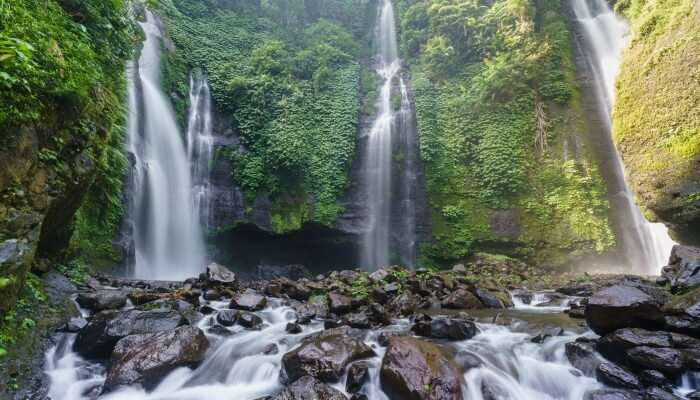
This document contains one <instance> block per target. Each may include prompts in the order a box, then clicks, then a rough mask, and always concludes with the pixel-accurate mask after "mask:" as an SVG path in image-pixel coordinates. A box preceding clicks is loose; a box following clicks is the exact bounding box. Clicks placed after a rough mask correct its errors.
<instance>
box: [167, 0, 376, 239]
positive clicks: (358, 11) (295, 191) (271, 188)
mask: <svg viewBox="0 0 700 400" xmlns="http://www.w3.org/2000/svg"><path fill="white" fill-rule="evenodd" d="M371 4H372V2H371V1H367V0H350V1H340V0H318V1H300V0H295V1H272V2H255V1H253V2H230V1H219V2H216V1H207V0H204V1H199V0H161V1H159V2H158V4H157V7H156V9H157V10H158V12H159V14H160V15H161V17H162V19H163V22H164V25H165V28H166V30H167V32H168V34H169V36H170V39H172V41H173V43H174V45H175V50H174V51H173V52H171V53H169V54H168V56H167V57H166V58H165V62H164V71H165V74H164V86H165V87H166V90H167V91H168V92H169V93H172V96H171V97H173V99H174V101H175V103H176V109H177V110H178V113H179V114H180V117H181V118H184V114H185V112H186V108H187V104H186V99H187V90H188V87H187V86H188V74H189V72H190V71H191V70H192V69H194V68H199V69H202V70H203V72H204V73H205V74H206V76H207V78H208V80H209V84H210V86H211V92H212V97H213V100H214V103H215V108H216V114H217V118H218V120H219V123H220V126H224V128H223V130H225V131H226V132H217V134H220V135H222V136H224V137H223V138H222V140H221V141H223V142H225V143H226V145H223V146H217V150H216V159H215V160H214V164H215V165H214V166H213V168H214V169H216V168H217V167H216V166H217V165H218V164H220V163H222V162H225V163H226V164H227V165H230V168H229V170H230V174H231V177H230V179H231V184H232V185H233V184H235V185H236V186H237V187H239V188H241V189H242V192H243V195H244V199H243V201H244V203H245V204H244V206H243V207H238V208H242V209H244V210H245V212H244V214H243V215H240V216H237V217H236V218H237V219H235V220H233V217H232V216H228V217H225V218H224V219H227V220H230V224H229V226H235V225H236V224H239V223H246V222H251V221H252V222H256V221H253V220H254V215H253V214H255V213H256V212H257V209H258V208H259V207H258V206H257V205H256V204H257V203H261V202H262V203H265V211H264V213H265V214H268V215H266V216H265V218H264V219H265V220H266V221H265V222H264V223H258V225H261V226H263V227H264V228H266V229H270V230H271V231H273V232H275V233H286V232H290V231H295V230H299V229H301V228H302V225H303V224H305V223H308V222H315V223H320V224H323V225H325V226H333V224H334V223H335V221H336V219H337V217H338V215H339V214H340V213H341V212H342V211H343V210H342V207H340V206H339V204H338V201H337V199H338V198H339V196H340V195H341V194H342V193H343V191H344V190H345V189H346V186H347V183H348V170H349V167H350V164H351V161H352V159H353V156H354V154H355V136H356V131H357V124H358V120H359V113H360V107H361V104H362V99H363V97H364V96H365V94H366V92H367V90H366V89H364V88H363V86H362V83H363V82H364V80H363V78H362V76H363V75H366V71H367V69H366V68H365V67H363V65H362V63H361V61H362V60H363V59H365V58H366V57H365V55H366V50H367V48H368V45H367V44H366V42H365V37H366V34H367V31H368V27H371V26H372V22H371V21H372V18H371V16H368V13H370V14H371V13H372V12H373V10H374V6H371ZM363 71H364V72H365V74H363ZM365 80H366V79H365ZM372 89H373V88H372ZM231 143H233V144H231ZM261 199H262V200H261ZM265 225H267V226H265Z"/></svg>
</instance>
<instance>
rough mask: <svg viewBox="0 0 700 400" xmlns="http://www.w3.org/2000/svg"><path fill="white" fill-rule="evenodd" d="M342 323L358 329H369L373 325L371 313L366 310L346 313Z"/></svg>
mask: <svg viewBox="0 0 700 400" xmlns="http://www.w3.org/2000/svg"><path fill="white" fill-rule="evenodd" d="M342 323H343V324H344V325H348V326H351V327H353V328H358V329H369V328H370V327H371V326H372V323H371V322H370V318H369V315H367V313H366V312H354V313H349V314H346V315H345V316H344V317H343V320H342Z"/></svg>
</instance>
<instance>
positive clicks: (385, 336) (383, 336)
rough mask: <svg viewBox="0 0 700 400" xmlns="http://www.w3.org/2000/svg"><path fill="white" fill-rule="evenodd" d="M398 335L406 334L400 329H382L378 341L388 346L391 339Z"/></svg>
mask: <svg viewBox="0 0 700 400" xmlns="http://www.w3.org/2000/svg"><path fill="white" fill-rule="evenodd" d="M397 336H406V334H405V333H404V332H399V331H382V332H380V333H379V335H378V336H377V343H379V345H380V346H384V347H386V346H388V345H389V339H391V338H393V337H397Z"/></svg>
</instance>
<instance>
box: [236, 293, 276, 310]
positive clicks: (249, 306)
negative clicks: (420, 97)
mask: <svg viewBox="0 0 700 400" xmlns="http://www.w3.org/2000/svg"><path fill="white" fill-rule="evenodd" d="M266 305H267V297H265V296H263V295H261V294H259V293H258V292H256V291H254V290H250V289H248V290H246V291H245V292H243V293H241V294H239V295H237V296H235V297H234V298H233V299H231V305H230V306H229V307H230V308H234V309H238V310H245V311H259V310H262V309H263V308H265V306H266Z"/></svg>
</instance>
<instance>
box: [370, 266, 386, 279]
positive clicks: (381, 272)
mask: <svg viewBox="0 0 700 400" xmlns="http://www.w3.org/2000/svg"><path fill="white" fill-rule="evenodd" d="M388 277H389V269H387V268H382V269H378V270H376V271H374V272H372V273H371V274H369V279H371V280H372V281H374V282H375V283H378V282H381V281H383V280H385V279H386V278H388Z"/></svg>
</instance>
